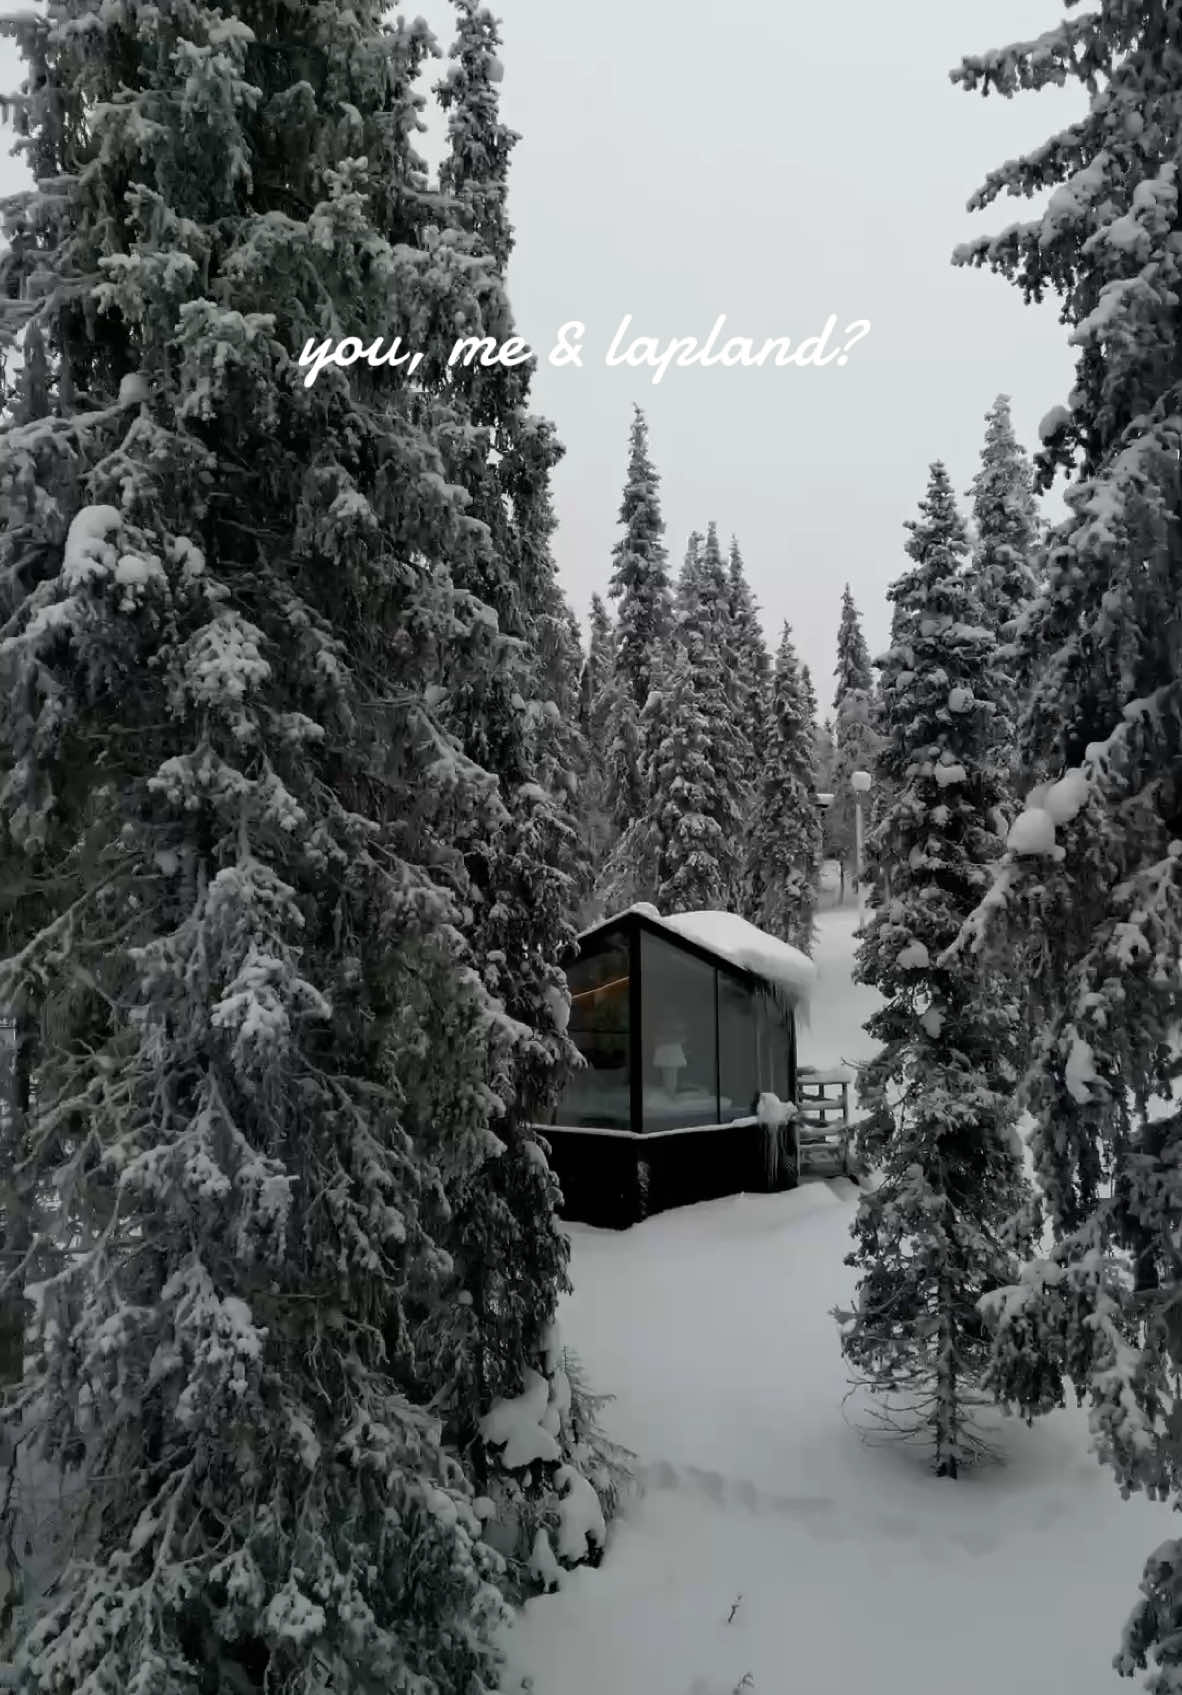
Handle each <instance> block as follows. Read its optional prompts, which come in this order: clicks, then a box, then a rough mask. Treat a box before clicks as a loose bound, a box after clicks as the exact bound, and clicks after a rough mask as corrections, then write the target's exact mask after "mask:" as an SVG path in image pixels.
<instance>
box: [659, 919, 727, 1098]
mask: <svg viewBox="0 0 1182 1695" xmlns="http://www.w3.org/2000/svg"><path fill="white" fill-rule="evenodd" d="M716 976H717V973H716V972H715V970H714V967H713V966H712V965H707V964H706V963H705V961H704V960H700V959H697V958H695V956H694V955H693V954H689V953H683V952H682V951H681V950H680V949H679V948H676V947H671V946H670V945H669V943H667V942H664V941H662V940H661V939H660V937H658V936H650V935H649V934H648V932H647V931H642V933H641V937H640V1047H641V1055H640V1059H641V1066H642V1072H641V1075H642V1077H643V1080H644V1128H645V1130H670V1129H673V1128H674V1127H679V1128H680V1127H687V1128H688V1127H690V1126H692V1125H695V1124H717V1123H718V1122H719V1117H718V1023H717V1009H716V1003H715V978H716Z"/></svg>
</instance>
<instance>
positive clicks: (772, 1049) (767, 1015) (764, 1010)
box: [756, 994, 791, 1101]
mask: <svg viewBox="0 0 1182 1695" xmlns="http://www.w3.org/2000/svg"><path fill="white" fill-rule="evenodd" d="M756 999H757V1002H758V1016H757V1026H758V1032H759V1086H760V1088H761V1089H768V1090H770V1091H771V1093H772V1094H773V1095H776V1096H778V1098H779V1099H780V1100H782V1101H787V1100H789V1099H790V1098H791V1096H790V1092H789V1081H788V1050H789V1044H790V1040H791V1038H790V1035H789V1026H788V1018H787V1014H786V1013H784V1012H783V1011H782V1010H781V1008H780V1007H779V1006H778V1005H777V1003H776V1001H775V999H774V998H773V997H772V996H771V995H769V994H759V995H758V996H757V997H756Z"/></svg>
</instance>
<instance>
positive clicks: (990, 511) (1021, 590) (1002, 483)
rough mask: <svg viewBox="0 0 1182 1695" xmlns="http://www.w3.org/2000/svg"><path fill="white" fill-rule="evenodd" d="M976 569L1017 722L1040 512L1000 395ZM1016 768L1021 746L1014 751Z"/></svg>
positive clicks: (992, 417)
mask: <svg viewBox="0 0 1182 1695" xmlns="http://www.w3.org/2000/svg"><path fill="white" fill-rule="evenodd" d="M972 513H973V530H974V537H973V571H974V573H975V576H976V580H977V588H978V593H979V597H980V600H981V605H982V608H983V610H984V613H985V621H986V623H987V624H988V626H989V628H990V629H991V630H993V631H994V633H995V634H996V636H997V640H998V662H999V665H1000V669H1001V672H1002V674H1003V675H1004V677H1005V678H1006V679H1007V683H1006V685H1005V698H1004V702H1003V704H1004V707H1005V716H1006V719H1007V721H1008V722H1010V723H1011V724H1014V723H1016V722H1017V719H1018V716H1019V712H1020V709H1021V706H1022V703H1023V700H1024V697H1025V695H1026V693H1027V692H1028V689H1029V683H1030V679H1029V678H1027V677H1022V676H1020V675H1018V653H1017V650H1016V648H1015V641H1014V638H1015V636H1016V634H1017V626H1018V620H1019V618H1020V616H1021V615H1022V613H1023V612H1024V611H1026V610H1027V609H1028V608H1030V607H1031V605H1032V603H1033V601H1034V598H1035V595H1036V594H1037V592H1038V575H1037V571H1036V567H1035V558H1036V553H1037V548H1038V541H1039V533H1038V511H1037V507H1036V504H1035V499H1034V470H1033V467H1032V466H1031V463H1030V461H1029V459H1028V458H1027V457H1026V454H1025V453H1024V452H1023V451H1022V448H1021V447H1020V446H1019V444H1018V440H1017V437H1016V436H1015V434H1014V426H1013V421H1012V419H1011V417H1010V401H1009V396H1008V395H1005V394H999V395H998V397H997V399H996V400H995V401H994V403H993V405H992V406H991V407H990V409H989V411H988V413H987V414H986V418H985V444H984V446H983V448H982V450H981V464H980V468H979V469H978V471H977V474H976V476H975V477H974V478H973V486H972ZM1012 763H1013V765H1014V767H1015V771H1016V769H1017V765H1018V756H1017V749H1016V747H1015V748H1013V749H1012Z"/></svg>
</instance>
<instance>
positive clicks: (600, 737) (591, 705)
mask: <svg viewBox="0 0 1182 1695" xmlns="http://www.w3.org/2000/svg"><path fill="white" fill-rule="evenodd" d="M615 669H616V632H615V628H614V626H613V624H612V620H611V614H610V613H609V612H608V609H607V607H606V606H605V605H604V603H603V597H602V596H601V595H598V594H593V595H592V596H591V617H590V629H589V633H588V638H587V658H586V661H585V662H584V665H583V669H582V672H581V673H580V676H579V723H580V726H581V728H582V731H583V736H584V739H585V740H586V743H587V746H588V748H589V749H590V751H591V754H592V756H593V758H594V759H595V760H596V761H597V762H598V764H599V765H600V766H601V767H602V765H603V764H604V762H605V758H606V753H607V721H606V707H607V704H608V701H609V698H610V697H609V692H608V691H609V687H610V684H611V680H612V676H613V674H614V672H615Z"/></svg>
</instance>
